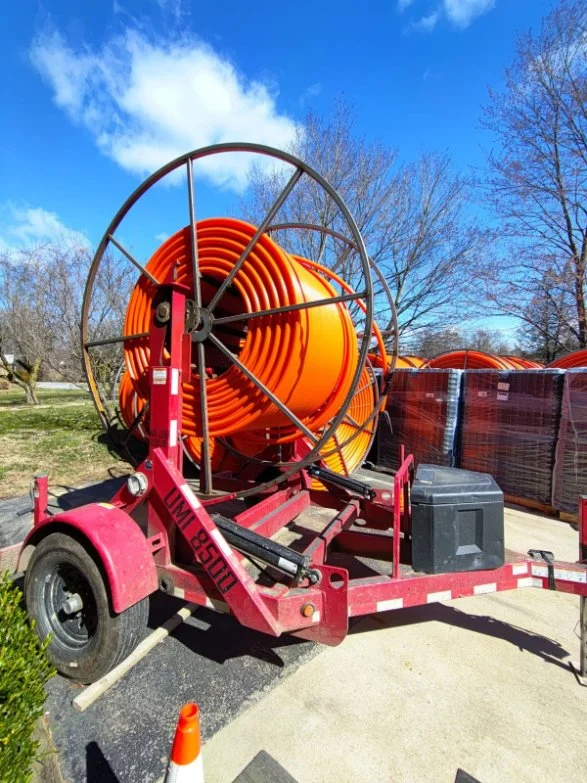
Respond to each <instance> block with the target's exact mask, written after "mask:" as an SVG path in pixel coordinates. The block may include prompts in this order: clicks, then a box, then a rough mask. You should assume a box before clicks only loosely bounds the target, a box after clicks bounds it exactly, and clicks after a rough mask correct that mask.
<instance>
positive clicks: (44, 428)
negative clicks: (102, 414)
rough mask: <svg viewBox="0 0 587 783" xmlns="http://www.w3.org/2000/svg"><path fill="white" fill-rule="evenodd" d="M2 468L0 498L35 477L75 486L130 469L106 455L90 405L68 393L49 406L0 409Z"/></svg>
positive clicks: (14, 492) (21, 489)
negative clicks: (43, 476)
mask: <svg viewBox="0 0 587 783" xmlns="http://www.w3.org/2000/svg"><path fill="white" fill-rule="evenodd" d="M5 393H6V392H4V394H5ZM86 397H87V395H86ZM81 399H82V400H83V397H82V398H81ZM0 465H1V466H2V469H1V470H0V498H2V497H13V496H16V495H22V494H25V493H26V492H27V491H28V487H29V482H30V479H31V476H32V475H33V474H34V473H48V474H49V482H50V483H53V484H56V485H64V486H74V485H77V484H81V483H84V482H86V481H93V480H96V481H98V480H100V479H104V478H107V477H108V476H109V475H115V474H118V475H120V473H124V472H126V471H127V470H128V465H127V463H125V462H123V461H122V460H121V459H119V458H118V457H117V456H116V455H114V454H112V453H111V452H110V451H109V449H108V446H107V444H106V443H105V439H104V434H103V430H102V427H101V426H100V421H99V419H98V414H97V413H96V409H95V408H94V405H93V403H91V402H80V401H78V400H76V401H74V402H72V401H71V400H70V399H69V398H68V397H67V395H63V396H62V395H58V402H57V403H55V404H52V405H50V406H48V407H42V408H40V407H35V406H30V407H19V408H17V409H7V408H6V406H5V407H4V410H3V409H2V408H1V407H0Z"/></svg>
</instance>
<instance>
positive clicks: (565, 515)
mask: <svg viewBox="0 0 587 783" xmlns="http://www.w3.org/2000/svg"><path fill="white" fill-rule="evenodd" d="M558 518H559V519H560V520H561V522H570V523H571V525H576V524H578V522H579V514H578V513H577V514H569V512H568V511H559V512H558Z"/></svg>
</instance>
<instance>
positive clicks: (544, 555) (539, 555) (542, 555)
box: [528, 549, 556, 590]
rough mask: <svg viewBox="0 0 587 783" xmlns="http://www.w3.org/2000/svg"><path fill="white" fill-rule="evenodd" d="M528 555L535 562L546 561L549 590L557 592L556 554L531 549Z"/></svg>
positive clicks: (544, 550)
mask: <svg viewBox="0 0 587 783" xmlns="http://www.w3.org/2000/svg"><path fill="white" fill-rule="evenodd" d="M528 554H529V555H530V557H531V558H532V559H533V560H539V559H540V560H544V562H545V563H546V567H547V569H548V589H549V590H556V585H555V583H554V562H553V561H554V554H553V553H552V552H549V551H548V550H546V549H529V550H528Z"/></svg>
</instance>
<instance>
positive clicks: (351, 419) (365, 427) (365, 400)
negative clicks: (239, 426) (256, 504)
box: [232, 256, 384, 489]
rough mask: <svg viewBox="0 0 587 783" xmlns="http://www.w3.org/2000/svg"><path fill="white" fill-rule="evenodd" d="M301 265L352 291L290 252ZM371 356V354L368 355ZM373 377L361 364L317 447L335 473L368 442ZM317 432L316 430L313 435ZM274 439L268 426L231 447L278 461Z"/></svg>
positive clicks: (346, 469) (344, 470) (351, 463)
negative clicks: (339, 416)
mask: <svg viewBox="0 0 587 783" xmlns="http://www.w3.org/2000/svg"><path fill="white" fill-rule="evenodd" d="M292 257H293V258H294V260H296V261H298V262H299V263H300V264H302V265H303V266H304V267H306V268H307V269H309V270H312V271H314V272H317V273H319V274H320V275H326V276H327V277H328V278H329V280H330V281H331V282H332V281H333V282H335V283H337V284H338V285H340V287H341V288H342V290H343V291H344V292H345V293H354V291H353V289H352V288H351V287H350V286H349V285H348V283H346V282H345V281H344V280H343V279H342V278H341V277H339V276H338V275H337V274H335V273H334V272H332V271H331V270H329V269H327V268H326V267H324V266H322V265H321V264H318V263H316V262H315V261H310V260H308V259H307V258H302V257H301V256H292ZM357 305H358V307H359V308H360V309H361V310H362V311H363V312H365V305H364V304H363V303H362V302H361V301H360V300H359V301H357ZM373 334H374V337H375V340H376V342H377V348H378V350H379V352H380V353H381V354H383V352H384V343H383V336H382V334H381V331H380V329H379V327H378V326H377V324H373ZM369 356H371V354H370V355H369ZM376 383H377V379H376V378H375V376H374V373H373V370H372V369H370V368H368V367H367V366H366V367H364V368H363V371H362V373H361V376H360V379H359V383H358V386H357V391H356V392H355V394H354V395H353V397H352V399H351V402H350V404H349V408H348V410H347V414H346V416H345V419H346V421H345V419H343V421H342V422H341V423H340V424H339V425H338V427H337V428H336V430H335V432H334V433H333V434H332V436H331V437H330V438H329V440H328V441H327V442H326V444H325V445H324V446H323V447H322V448H321V449H320V456H321V458H322V460H323V462H324V463H325V465H326V466H327V467H328V468H330V470H333V471H335V472H336V473H341V474H346V475H350V474H351V473H352V472H353V471H354V470H355V469H356V468H357V467H359V465H360V464H361V463H362V462H363V460H364V459H365V457H366V455H367V452H368V450H369V448H370V445H371V440H372V436H373V431H374V427H375V425H376V416H374V415H373V412H374V410H375V406H376V395H375V384H376ZM319 434H320V433H316V435H317V437H318V436H319ZM276 442H277V439H276V437H275V434H274V431H273V430H272V429H271V428H269V429H266V430H262V431H252V432H248V433H240V434H239V435H237V436H235V437H233V438H232V443H233V445H234V447H235V448H236V449H237V450H238V451H239V452H241V453H242V454H245V455H247V456H250V457H259V456H260V455H263V458H264V459H269V460H273V461H281V460H283V459H284V455H283V452H282V451H280V449H279V448H278V447H277V446H275V445H274V444H276ZM312 488H313V489H324V485H323V484H322V483H321V482H320V481H318V480H316V479H313V480H312Z"/></svg>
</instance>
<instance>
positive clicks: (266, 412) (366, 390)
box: [119, 218, 383, 473]
mask: <svg viewBox="0 0 587 783" xmlns="http://www.w3.org/2000/svg"><path fill="white" fill-rule="evenodd" d="M196 230H197V240H198V260H199V267H200V272H201V276H202V281H201V286H202V300H203V305H204V306H206V304H207V303H208V302H209V301H210V300H211V298H212V296H213V295H214V293H215V291H216V290H217V288H218V286H219V285H220V284H221V282H222V281H223V279H225V278H226V277H227V276H228V274H229V272H230V271H231V269H232V268H233V266H234V265H235V263H236V261H237V260H238V259H239V257H240V256H241V254H242V252H243V251H244V249H245V248H246V247H247V245H248V243H249V241H250V239H251V238H252V237H253V235H254V233H255V231H256V229H255V227H254V226H252V225H250V224H248V223H245V222H243V221H241V220H236V219H232V218H211V219H207V220H202V221H200V222H198V223H197V225H196ZM146 268H147V270H148V271H149V272H150V273H151V275H153V277H155V278H156V279H157V280H159V281H162V280H166V279H169V278H170V275H171V272H172V270H175V271H174V275H175V279H176V280H177V281H178V282H179V283H183V284H184V285H186V286H187V287H188V288H190V289H193V280H192V265H191V244H190V228H189V226H187V227H186V228H184V229H182V230H180V231H178V232H177V233H176V234H174V235H173V236H172V237H170V238H169V239H168V240H167V241H166V242H165V243H164V244H163V245H161V247H160V248H159V249H158V250H157V251H156V252H155V254H154V255H153V256H152V257H151V259H150V261H149V262H148V264H147V267H146ZM327 277H329V278H330V280H329V279H327ZM331 281H333V282H337V283H339V284H340V285H341V286H342V288H343V289H344V290H345V291H347V292H352V289H351V288H350V287H349V286H348V285H346V283H344V281H342V280H340V278H338V277H337V276H336V275H334V273H332V272H330V271H329V270H326V269H325V268H324V267H321V266H320V265H319V264H316V263H314V262H312V261H308V260H307V259H302V258H300V257H297V256H292V255H289V254H288V253H286V252H285V251H284V250H283V249H282V248H281V247H280V246H279V245H278V244H277V243H276V242H275V241H274V240H272V239H271V238H270V237H269V236H267V235H262V236H261V237H260V239H259V240H258V242H257V243H256V244H255V246H254V247H253V249H252V250H251V252H250V254H249V256H248V258H247V260H246V262H245V263H244V264H243V265H242V267H241V269H240V270H239V272H238V273H237V275H236V276H235V277H234V280H233V282H232V285H231V286H229V288H228V289H227V291H226V293H225V294H224V296H223V297H222V298H221V300H220V301H219V303H218V305H217V308H216V310H215V316H216V317H218V318H220V317H222V316H227V315H235V314H240V313H244V314H246V313H252V312H256V311H259V310H265V309H269V308H274V307H283V306H286V305H291V304H298V303H302V302H308V301H316V300H324V299H328V298H330V297H333V296H337V295H338V292H337V291H336V290H335V289H334V288H333V284H332V282H331ZM156 291H157V288H156V286H155V285H154V284H153V283H151V282H150V281H149V279H148V278H147V277H146V276H142V277H141V278H140V280H139V282H138V283H137V285H136V286H135V288H134V290H133V292H132V295H131V298H130V301H129V305H128V309H127V314H126V319H125V325H124V334H139V333H142V332H148V331H149V328H150V319H151V317H152V310H153V300H154V297H155V295H156ZM357 304H358V305H359V306H362V303H361V302H360V301H358V302H357ZM214 333H215V334H216V336H217V337H218V339H220V340H221V341H222V342H223V343H224V345H225V346H226V347H227V348H229V350H230V351H231V352H232V353H233V354H235V355H236V356H238V358H239V360H240V361H241V362H242V363H243V364H244V365H245V366H246V367H247V368H248V369H249V371H251V372H252V373H254V375H255V376H256V377H257V378H258V379H259V380H260V381H262V383H263V384H264V385H265V386H266V387H267V388H268V389H269V390H270V391H271V392H273V394H274V395H275V396H277V397H278V398H279V399H280V400H281V401H282V402H283V403H284V404H285V405H286V406H287V407H288V408H289V410H290V411H291V412H292V413H294V414H295V415H296V416H297V417H298V418H299V419H300V420H301V421H302V422H303V423H304V425H305V426H306V427H307V428H308V429H310V430H311V431H312V432H314V433H316V435H317V436H319V435H320V433H321V431H323V428H324V427H326V426H327V425H328V423H329V422H330V421H331V420H332V418H334V416H335V415H336V414H337V413H338V411H339V410H340V406H341V404H342V402H343V400H344V398H345V397H346V395H347V394H348V390H349V388H350V385H351V383H352V379H353V376H354V374H355V371H356V367H357V360H358V345H357V337H356V332H355V328H354V325H353V322H352V319H351V316H350V313H349V310H348V308H347V305H346V303H334V304H332V305H330V304H327V305H321V306H319V307H314V308H307V309H303V310H297V311H290V312H287V313H281V314H275V315H271V316H267V317H266V318H256V319H250V320H248V321H247V320H246V319H243V320H242V321H234V322H232V323H231V324H229V325H226V326H225V327H224V328H223V327H222V325H219V326H218V327H216V328H215V329H214ZM374 335H375V338H376V341H377V344H378V348H379V350H383V340H382V338H381V334H380V333H379V330H378V329H377V328H376V327H374ZM205 351H206V369H207V374H208V379H207V382H206V390H207V397H208V426H209V432H210V436H211V437H210V453H211V461H212V469H213V470H214V471H215V472H219V471H222V470H236V469H237V468H238V465H239V459H238V454H237V455H235V453H234V452H235V451H236V452H238V453H240V454H241V455H242V454H244V455H247V456H255V457H259V456H261V455H262V456H263V458H266V455H267V453H268V449H269V450H270V453H272V454H275V453H277V451H279V454H280V457H281V459H283V456H284V451H283V450H284V448H285V446H286V445H287V444H294V443H295V442H296V441H299V440H302V439H303V438H304V435H303V433H302V432H300V430H299V429H298V428H297V427H296V426H295V425H294V424H293V423H292V422H291V420H290V419H289V418H288V417H287V416H285V414H283V413H282V412H281V411H280V410H279V409H278V408H277V406H275V405H274V404H273V403H272V402H271V401H270V400H269V399H268V398H267V397H266V396H265V395H264V394H263V392H262V391H260V390H259V389H258V388H257V386H255V385H254V384H253V383H252V382H251V381H250V380H249V379H248V378H247V377H246V376H245V375H244V374H243V373H242V372H241V371H240V370H239V369H238V367H235V366H234V365H232V364H231V362H230V360H229V359H228V358H227V357H225V356H224V355H223V354H222V353H221V352H220V351H218V350H216V349H215V348H214V346H211V345H209V344H208V343H205ZM124 353H125V362H126V368H127V372H126V373H125V374H124V376H123V378H122V380H121V386H120V393H119V397H120V410H121V416H122V418H123V420H124V421H125V423H126V424H127V426H130V423H131V422H132V421H133V420H134V418H135V417H136V415H137V413H136V412H139V411H140V410H141V408H142V406H143V405H144V404H145V402H146V400H147V399H148V393H149V387H148V382H147V371H148V367H149V360H150V355H149V340H148V338H141V339H134V340H132V341H130V340H129V341H128V342H126V343H125V345H124ZM193 361H194V359H192V363H193ZM375 383H376V380H375V378H374V375H373V371H372V370H370V369H369V367H368V365H366V366H365V368H364V369H363V372H362V375H361V377H360V381H359V384H358V386H357V392H356V393H355V395H354V397H353V399H352V400H351V403H350V407H349V410H348V413H347V416H348V417H349V421H348V423H347V419H346V418H345V419H343V421H342V422H341V424H340V425H339V426H338V428H337V430H336V431H335V433H334V434H333V436H332V437H331V438H330V440H329V442H328V443H327V444H326V445H325V447H323V448H322V450H321V453H322V454H324V459H325V462H326V464H327V465H328V467H330V468H331V469H332V470H336V471H337V472H343V473H347V472H351V471H352V470H354V468H355V467H357V465H358V464H360V463H361V462H362V461H363V459H364V457H365V455H366V452H367V450H368V448H369V445H370V442H371V435H372V431H373V428H374V426H375V424H376V418H375V417H374V418H373V419H372V421H371V422H370V423H369V424H368V425H367V426H366V427H365V429H364V431H361V432H360V433H359V435H357V437H355V438H354V439H352V440H350V442H348V443H347V441H349V438H351V437H352V436H353V435H355V434H356V432H357V429H358V428H357V426H356V425H357V424H358V425H360V426H361V425H363V424H365V422H366V421H367V420H368V419H369V416H371V415H372V414H373V411H374V408H375V404H376V401H375V387H374V384H375ZM135 411H136V412H135ZM182 421H183V423H182V435H183V442H184V446H185V448H186V451H187V452H188V454H189V455H190V457H191V458H192V459H193V460H194V462H196V463H199V460H200V456H201V438H200V437H199V433H200V432H201V422H200V402H199V378H198V377H197V376H196V375H194V376H193V377H192V378H191V379H190V381H189V382H185V383H184V384H183V410H182ZM351 422H352V423H351ZM146 427H148V422H147V423H145V428H146ZM141 434H144V432H143V433H141ZM218 439H221V440H220V441H219V440H218ZM227 447H228V448H227ZM291 451H292V449H291V448H290V449H287V448H285V453H286V454H287V453H289V455H290V457H291ZM331 452H332V453H331Z"/></svg>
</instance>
